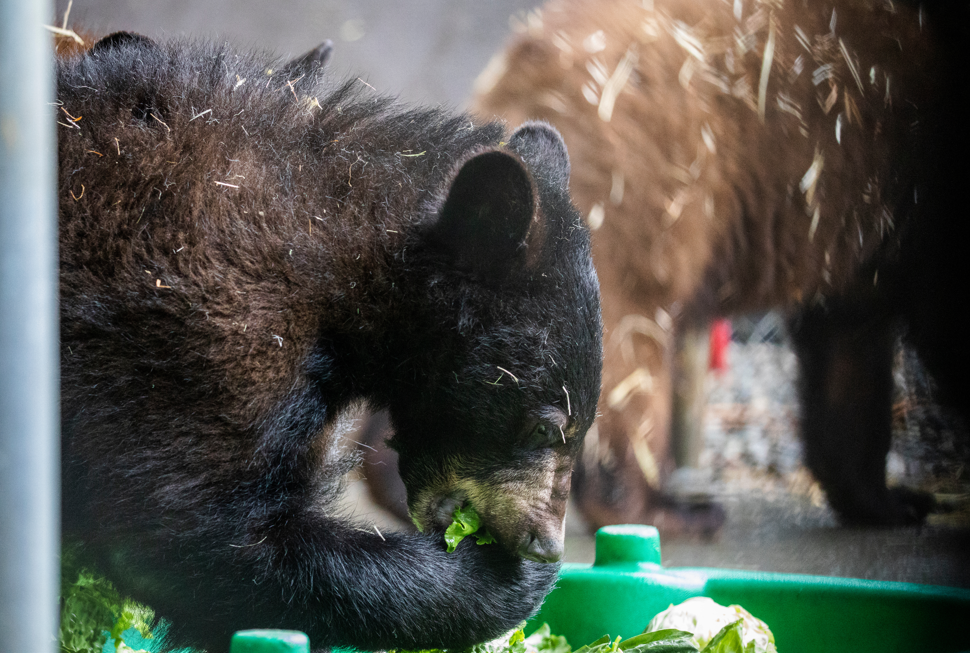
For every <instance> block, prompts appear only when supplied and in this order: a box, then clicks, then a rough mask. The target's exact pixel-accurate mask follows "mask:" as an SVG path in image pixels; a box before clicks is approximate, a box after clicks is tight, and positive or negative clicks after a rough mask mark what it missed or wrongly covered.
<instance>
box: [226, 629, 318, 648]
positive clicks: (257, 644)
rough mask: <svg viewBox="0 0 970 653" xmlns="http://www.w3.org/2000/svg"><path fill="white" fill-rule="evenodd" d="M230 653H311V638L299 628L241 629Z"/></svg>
mask: <svg viewBox="0 0 970 653" xmlns="http://www.w3.org/2000/svg"><path fill="white" fill-rule="evenodd" d="M229 653H310V640H309V638H308V637H307V636H306V635H305V634H304V633H301V632H299V631H297V630H240V631H239V632H237V633H236V634H234V635H233V636H232V643H231V644H230V646H229Z"/></svg>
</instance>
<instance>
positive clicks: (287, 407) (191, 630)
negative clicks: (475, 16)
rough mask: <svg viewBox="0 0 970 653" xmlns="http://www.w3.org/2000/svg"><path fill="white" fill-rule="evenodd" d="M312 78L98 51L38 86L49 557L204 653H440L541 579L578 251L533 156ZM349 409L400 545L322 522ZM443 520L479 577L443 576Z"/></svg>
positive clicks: (518, 137) (207, 53) (569, 425)
mask: <svg viewBox="0 0 970 653" xmlns="http://www.w3.org/2000/svg"><path fill="white" fill-rule="evenodd" d="M321 59H325V57H321V56H319V53H318V55H314V54H313V53H310V54H309V55H308V56H307V57H304V58H301V59H300V60H297V61H295V62H292V63H291V64H290V65H285V64H283V63H282V62H273V61H269V60H268V58H266V57H263V56H257V55H253V54H249V53H239V52H236V51H234V50H232V49H230V48H228V47H226V46H221V47H220V46H213V45H210V44H205V43H185V42H176V43H171V44H163V45H158V44H155V43H153V42H152V41H149V40H148V39H145V38H143V37H138V36H133V35H125V34H120V35H112V36H110V37H107V38H106V39H104V40H102V41H100V42H98V44H96V45H95V46H94V47H93V48H92V49H91V50H90V51H89V52H88V53H87V54H85V55H83V56H80V57H77V58H69V59H62V60H61V61H59V62H58V70H57V74H58V104H57V106H56V107H55V108H54V109H53V110H52V111H53V113H56V116H57V120H58V123H59V127H58V129H59V166H60V174H59V183H60V187H59V199H60V281H61V285H60V293H61V325H62V344H61V354H62V358H61V365H62V397H63V399H62V429H63V479H64V510H63V514H64V530H65V533H66V534H67V535H69V536H72V537H79V538H82V539H83V540H84V541H85V542H86V543H87V545H88V547H89V549H90V550H91V551H92V552H93V553H94V554H95V555H96V556H97V557H98V558H99V560H100V562H101V564H102V565H104V567H105V571H106V572H107V573H108V575H109V576H110V577H111V578H112V579H113V580H115V581H116V582H117V584H118V585H119V587H120V588H121V589H122V590H123V591H125V592H130V593H132V594H133V595H134V596H135V597H136V598H139V599H141V600H143V601H145V602H147V603H149V604H150V605H152V606H153V607H154V608H156V609H157V610H158V611H159V613H160V614H162V615H165V616H167V617H169V618H171V619H172V620H173V621H174V623H175V628H176V632H177V633H178V634H179V636H180V637H182V638H183V639H184V640H185V641H187V642H192V643H197V644H200V645H203V646H206V647H207V648H208V650H210V651H216V650H221V649H224V648H225V647H226V646H227V644H228V641H229V639H228V638H229V635H230V634H231V633H232V631H233V630H235V629H239V628H244V627H246V628H251V627H283V628H295V629H299V630H304V631H306V632H307V633H309V635H310V637H311V641H312V642H313V644H314V646H318V647H329V646H337V645H342V646H352V647H355V648H360V649H384V648H398V647H400V648H409V649H421V648H430V647H445V646H447V647H463V646H466V645H469V644H472V643H474V642H478V641H482V640H484V639H487V638H489V637H493V636H496V635H498V634H499V633H501V632H503V631H506V630H508V629H510V628H512V627H513V626H515V625H516V624H518V623H519V622H520V621H521V620H523V619H524V618H526V617H528V616H529V615H530V614H531V613H532V612H533V611H534V610H535V609H536V608H537V607H538V605H539V603H540V602H541V600H542V598H543V596H544V595H545V593H546V592H547V591H548V590H549V588H550V587H551V584H552V582H553V581H554V580H555V577H556V572H557V569H558V566H557V565H556V564H541V563H548V562H550V561H555V560H557V559H558V558H559V556H560V555H561V553H562V520H563V515H564V512H565V493H566V491H567V490H568V487H569V479H570V470H571V465H572V461H573V459H574V457H575V456H576V454H577V452H578V450H579V448H580V446H581V443H582V439H583V436H584V434H585V432H586V430H587V428H588V427H589V425H590V424H591V423H592V421H593V416H594V410H595V406H596V397H597V395H598V394H599V369H600V365H601V340H600V329H601V326H600V316H599V303H598V301H599V296H598V287H597V283H596V276H595V274H594V272H593V268H592V263H591V259H590V250H589V237H588V232H587V230H586V229H585V227H584V226H583V225H582V223H581V219H580V216H579V214H578V213H577V212H576V210H575V209H574V208H573V207H572V205H571V204H570V202H569V198H568V195H567V194H566V190H565V186H566V181H567V179H568V175H569V164H568V159H567V156H566V151H565V148H564V147H563V144H562V141H561V139H560V138H559V136H558V135H557V134H556V133H555V131H554V130H552V129H551V128H549V127H548V126H545V125H541V124H530V125H527V126H524V127H522V128H520V129H519V130H517V131H516V132H515V133H513V134H506V133H505V132H504V130H503V128H502V127H501V126H500V125H498V124H496V123H489V124H484V125H476V124H474V123H473V122H472V121H471V120H470V119H469V118H468V116H463V115H450V114H448V113H446V112H443V111H439V110H431V109H412V108H407V107H402V106H399V105H397V104H395V103H394V101H393V100H391V99H388V98H384V97H380V96H376V95H374V94H371V93H369V92H368V90H367V89H366V88H365V87H364V86H363V85H362V84H360V83H359V82H357V81H351V82H347V83H337V84H334V83H333V82H329V81H328V80H326V79H324V78H322V77H321V75H320V70H319V69H320V65H319V64H320V62H321ZM365 400H366V401H369V402H370V403H371V404H372V405H374V406H376V407H378V408H383V409H386V410H387V411H388V414H389V415H390V417H391V420H392V423H393V424H394V427H395V437H394V441H393V446H394V447H395V448H396V450H397V451H398V452H399V454H400V461H401V471H402V475H403V476H404V479H405V482H406V484H407V486H408V489H409V492H410V493H411V495H412V499H413V505H412V511H413V516H414V519H415V521H416V522H417V523H418V524H419V525H420V526H422V527H423V528H424V529H425V530H426V531H428V534H426V535H421V534H403V533H385V534H381V533H378V532H375V531H373V530H370V529H368V528H358V527H357V526H356V525H355V524H354V523H353V522H352V521H350V520H348V519H345V518H342V517H341V516H340V515H338V514H335V510H334V499H335V496H336V494H337V492H338V491H339V488H340V483H341V478H342V475H343V473H344V472H346V471H347V470H348V469H349V467H350V466H351V464H352V462H353V461H348V460H345V459H342V458H341V457H340V456H339V455H338V451H339V440H340V431H339V429H338V427H339V424H340V421H341V416H342V415H344V414H345V413H346V412H347V410H348V409H353V408H354V407H355V406H356V405H358V404H359V403H361V402H362V401H365ZM526 496H528V497H529V498H530V499H531V501H530V502H528V503H526V502H524V501H523V497H526ZM469 500H471V501H473V502H474V503H475V504H476V507H477V508H478V510H479V512H480V513H481V514H482V515H483V519H484V521H485V523H486V525H487V526H488V527H489V529H490V530H491V531H492V533H493V534H494V535H495V536H496V538H497V539H498V540H499V542H500V546H482V547H479V546H475V545H474V544H472V543H469V544H467V545H464V544H463V545H462V546H460V547H459V548H458V550H457V551H455V552H454V553H452V554H447V553H446V552H445V548H444V543H443V542H442V540H441V537H440V532H441V531H442V530H443V528H444V526H445V525H446V524H447V523H448V522H449V521H450V515H451V511H452V509H453V508H454V506H455V505H457V504H460V503H463V502H466V501H469Z"/></svg>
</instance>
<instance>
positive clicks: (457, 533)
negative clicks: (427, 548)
mask: <svg viewBox="0 0 970 653" xmlns="http://www.w3.org/2000/svg"><path fill="white" fill-rule="evenodd" d="M451 517H452V521H451V526H449V527H448V528H447V529H446V530H445V544H447V545H448V553H451V552H452V551H454V550H455V547H457V546H458V543H459V542H461V541H462V540H463V539H465V538H466V537H468V536H469V535H474V536H475V539H476V540H477V541H478V543H479V544H492V543H493V542H495V538H494V537H492V534H491V533H489V532H488V529H484V530H482V531H481V532H480V533H479V532H478V530H479V529H480V528H481V525H482V518H481V517H479V516H478V512H476V511H475V509H474V508H473V507H472V506H466V507H465V508H462V507H460V506H459V507H458V508H455V512H454V513H453V514H452V516H451Z"/></svg>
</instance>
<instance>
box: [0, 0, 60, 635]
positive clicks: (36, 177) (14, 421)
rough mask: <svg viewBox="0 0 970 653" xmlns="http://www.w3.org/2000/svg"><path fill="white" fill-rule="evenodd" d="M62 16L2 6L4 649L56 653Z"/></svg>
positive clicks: (0, 631) (27, 1) (5, 0)
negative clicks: (54, 27)
mask: <svg viewBox="0 0 970 653" xmlns="http://www.w3.org/2000/svg"><path fill="white" fill-rule="evenodd" d="M53 10H54V9H53V6H52V4H51V3H50V2H49V0H0V653H7V652H8V651H9V652H11V653H13V652H16V653H31V652H33V651H37V652H45V653H53V652H54V651H55V650H57V649H58V646H57V616H58V608H57V605H58V603H57V601H58V596H57V595H58V584H59V583H58V575H59V574H58V552H59V545H60V533H59V522H60V518H59V511H58V501H59V492H60V484H59V480H58V472H59V463H58V453H59V439H58V430H59V425H60V419H59V413H58V376H59V372H58V344H57V337H58V335H57V334H58V332H57V220H56V213H55V211H56V188H55V174H56V173H55V159H54V157H55V149H54V139H55V134H54V129H53V128H54V126H55V125H54V120H53V119H52V118H53V114H52V113H51V107H50V105H49V103H50V102H51V101H52V100H53V95H54V94H53V88H54V87H53V79H52V77H53V76H52V70H53V69H52V66H51V58H52V52H53V48H52V44H51V41H50V37H49V35H48V34H47V33H46V32H45V31H44V29H43V27H42V26H43V25H44V24H45V23H48V22H50V20H51V18H52V16H53V15H54V14H53Z"/></svg>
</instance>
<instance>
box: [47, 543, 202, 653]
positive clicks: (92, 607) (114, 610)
mask: <svg viewBox="0 0 970 653" xmlns="http://www.w3.org/2000/svg"><path fill="white" fill-rule="evenodd" d="M168 626H169V624H168V622H166V621H164V620H160V619H157V618H156V617H155V612H154V611H153V610H152V609H151V608H148V607H146V606H144V605H142V604H140V603H137V602H135V601H133V600H131V599H130V598H126V597H123V596H121V594H119V592H118V590H117V589H115V587H114V585H112V584H111V581H109V580H108V579H106V578H105V577H104V576H102V575H100V574H99V573H98V572H97V571H95V570H94V566H93V565H92V564H91V562H90V561H89V560H86V559H85V557H84V550H83V547H82V546H81V545H79V544H77V543H64V546H63V550H62V553H61V626H60V632H59V633H58V636H59V639H60V650H61V653H141V652H145V653H162V652H163V651H166V652H168V653H193V652H192V651H191V650H189V649H181V650H178V651H173V650H171V649H168V648H166V646H165V634H166V632H167V631H168Z"/></svg>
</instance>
